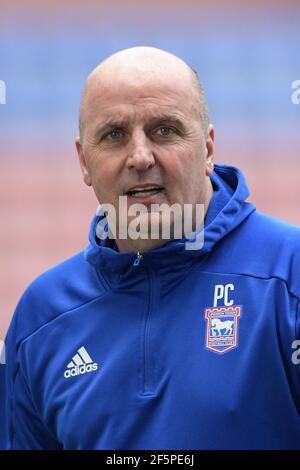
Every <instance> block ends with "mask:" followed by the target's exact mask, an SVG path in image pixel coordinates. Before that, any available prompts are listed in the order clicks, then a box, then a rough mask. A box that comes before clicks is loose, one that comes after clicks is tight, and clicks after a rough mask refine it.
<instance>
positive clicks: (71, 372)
mask: <svg viewBox="0 0 300 470" xmlns="http://www.w3.org/2000/svg"><path fill="white" fill-rule="evenodd" d="M97 369H98V364H97V362H93V363H92V364H83V365H82V366H76V367H73V368H72V369H68V370H66V371H65V373H64V377H65V378H66V379H68V378H70V377H75V376H76V375H82V374H87V373H88V372H93V371H95V370H97Z"/></svg>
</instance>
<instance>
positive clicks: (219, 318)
mask: <svg viewBox="0 0 300 470" xmlns="http://www.w3.org/2000/svg"><path fill="white" fill-rule="evenodd" d="M240 315H241V307H234V306H233V307H221V308H207V309H206V310H205V319H206V320H207V323H206V347H207V349H210V350H211V351H214V352H217V353H219V354H223V353H225V352H227V351H229V350H230V349H233V348H235V347H236V346H237V344H238V319H239V317H240Z"/></svg>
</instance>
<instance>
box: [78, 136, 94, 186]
mask: <svg viewBox="0 0 300 470" xmlns="http://www.w3.org/2000/svg"><path fill="white" fill-rule="evenodd" d="M75 145H76V150H77V153H78V158H79V163H80V168H81V171H82V175H83V181H84V182H85V184H86V185H87V186H92V180H91V177H90V174H89V170H88V167H87V164H86V160H85V157H84V154H83V150H82V145H81V142H80V137H77V138H76V140H75Z"/></svg>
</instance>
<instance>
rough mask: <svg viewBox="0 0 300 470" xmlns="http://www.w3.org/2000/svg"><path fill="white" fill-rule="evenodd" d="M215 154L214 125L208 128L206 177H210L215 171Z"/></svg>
mask: <svg viewBox="0 0 300 470" xmlns="http://www.w3.org/2000/svg"><path fill="white" fill-rule="evenodd" d="M214 152H215V130H214V127H213V125H212V124H210V125H209V127H208V136H207V139H206V176H210V175H211V174H212V172H213V170H214Z"/></svg>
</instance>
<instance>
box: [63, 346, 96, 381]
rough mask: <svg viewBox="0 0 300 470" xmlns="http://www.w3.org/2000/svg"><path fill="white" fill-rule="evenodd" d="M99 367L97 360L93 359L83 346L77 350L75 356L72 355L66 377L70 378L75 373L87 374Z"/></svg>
mask: <svg viewBox="0 0 300 470" xmlns="http://www.w3.org/2000/svg"><path fill="white" fill-rule="evenodd" d="M97 369H98V364H97V362H94V361H93V360H92V358H91V356H90V355H89V353H88V352H87V350H86V349H85V348H84V347H83V346H82V347H81V348H79V349H78V350H77V353H76V354H75V356H73V357H72V361H71V362H69V364H68V365H67V370H66V371H65V373H64V377H65V378H66V379H69V378H70V377H75V375H82V374H87V373H88V372H93V371H95V370H97Z"/></svg>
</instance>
